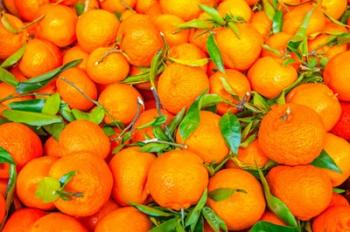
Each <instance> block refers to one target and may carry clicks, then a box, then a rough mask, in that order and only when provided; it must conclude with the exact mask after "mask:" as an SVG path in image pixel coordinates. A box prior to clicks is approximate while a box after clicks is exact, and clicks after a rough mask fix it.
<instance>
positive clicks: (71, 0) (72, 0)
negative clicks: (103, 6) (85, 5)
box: [50, 0, 91, 6]
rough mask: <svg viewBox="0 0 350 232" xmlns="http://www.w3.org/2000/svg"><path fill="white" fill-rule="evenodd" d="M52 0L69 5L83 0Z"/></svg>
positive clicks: (51, 0) (52, 0)
mask: <svg viewBox="0 0 350 232" xmlns="http://www.w3.org/2000/svg"><path fill="white" fill-rule="evenodd" d="M50 2H54V3H60V4H64V5H67V6H72V5H74V4H76V3H78V2H81V0H50ZM90 4H91V3H90Z"/></svg>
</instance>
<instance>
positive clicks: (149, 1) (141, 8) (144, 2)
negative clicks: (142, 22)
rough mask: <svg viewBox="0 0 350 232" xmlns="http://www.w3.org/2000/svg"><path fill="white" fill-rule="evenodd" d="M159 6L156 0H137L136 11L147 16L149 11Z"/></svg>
mask: <svg viewBox="0 0 350 232" xmlns="http://www.w3.org/2000/svg"><path fill="white" fill-rule="evenodd" d="M156 4H157V1H156V0H137V1H136V6H135V10H136V12H137V13H143V14H145V13H146V12H147V11H148V10H149V9H151V8H152V7H153V6H154V5H156Z"/></svg>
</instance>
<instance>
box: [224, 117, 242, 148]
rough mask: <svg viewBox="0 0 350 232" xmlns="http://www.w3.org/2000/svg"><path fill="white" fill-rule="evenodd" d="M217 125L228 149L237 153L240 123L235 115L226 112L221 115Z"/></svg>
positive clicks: (239, 140) (239, 139)
mask: <svg viewBox="0 0 350 232" xmlns="http://www.w3.org/2000/svg"><path fill="white" fill-rule="evenodd" d="M219 125H220V130H221V134H222V135H223V136H224V139H225V141H226V143H227V144H228V145H229V147H230V150H231V151H232V152H233V153H234V154H237V153H238V148H239V145H240V144H241V124H240V123H239V121H238V118H237V116H236V115H234V114H232V113H230V112H228V113H226V114H225V115H224V116H222V117H221V119H220V122H219Z"/></svg>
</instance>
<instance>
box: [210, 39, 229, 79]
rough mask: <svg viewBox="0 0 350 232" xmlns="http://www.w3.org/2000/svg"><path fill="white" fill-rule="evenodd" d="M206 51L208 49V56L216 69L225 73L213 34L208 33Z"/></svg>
mask: <svg viewBox="0 0 350 232" xmlns="http://www.w3.org/2000/svg"><path fill="white" fill-rule="evenodd" d="M207 49H208V53H209V56H210V58H211V60H212V61H213V62H214V64H215V66H216V67H217V69H218V70H219V71H220V72H222V73H225V67H224V63H223V61H222V57H221V53H220V50H219V48H218V46H217V45H216V41H215V36H214V33H210V35H209V37H208V40H207Z"/></svg>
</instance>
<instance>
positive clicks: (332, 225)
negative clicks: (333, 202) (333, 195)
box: [312, 206, 350, 232]
mask: <svg viewBox="0 0 350 232" xmlns="http://www.w3.org/2000/svg"><path fill="white" fill-rule="evenodd" d="M349 222H350V207H349V206H334V207H331V208H329V209H327V210H326V211H324V212H323V213H322V214H320V215H319V216H317V217H316V218H315V220H314V221H313V223H312V231H314V232H322V231H330V232H338V231H347V230H349V229H350V226H349Z"/></svg>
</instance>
